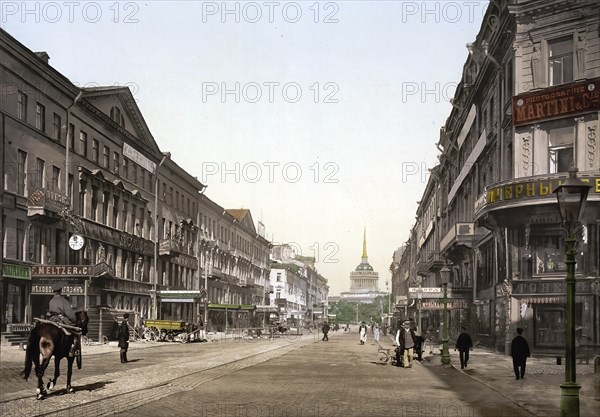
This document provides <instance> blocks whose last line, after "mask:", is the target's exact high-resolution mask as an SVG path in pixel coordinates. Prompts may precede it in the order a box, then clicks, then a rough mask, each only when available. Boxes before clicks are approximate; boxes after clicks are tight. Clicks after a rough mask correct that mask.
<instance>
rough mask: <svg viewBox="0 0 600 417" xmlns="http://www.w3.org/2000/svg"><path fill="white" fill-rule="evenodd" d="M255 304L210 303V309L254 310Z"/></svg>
mask: <svg viewBox="0 0 600 417" xmlns="http://www.w3.org/2000/svg"><path fill="white" fill-rule="evenodd" d="M255 308H256V306H255V305H254V304H209V305H208V309H209V310H211V309H212V310H254V309H255Z"/></svg>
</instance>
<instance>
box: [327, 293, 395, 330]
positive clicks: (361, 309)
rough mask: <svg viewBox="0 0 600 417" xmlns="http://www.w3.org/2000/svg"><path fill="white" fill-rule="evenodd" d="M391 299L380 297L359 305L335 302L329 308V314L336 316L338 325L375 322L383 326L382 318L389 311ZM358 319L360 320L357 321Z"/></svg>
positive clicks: (343, 301)
mask: <svg viewBox="0 0 600 417" xmlns="http://www.w3.org/2000/svg"><path fill="white" fill-rule="evenodd" d="M388 300H389V297H388V296H387V295H385V296H381V295H380V296H378V297H375V299H373V302H371V303H358V302H354V301H346V300H340V301H334V302H332V303H331V304H330V306H329V313H330V314H335V315H336V321H337V322H338V323H356V322H358V323H360V322H361V321H364V322H366V323H370V322H371V321H374V322H376V323H379V324H381V316H383V315H384V314H387V313H388V311H389V304H388ZM357 317H358V320H357Z"/></svg>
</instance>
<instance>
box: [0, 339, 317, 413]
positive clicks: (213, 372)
mask: <svg viewBox="0 0 600 417" xmlns="http://www.w3.org/2000/svg"><path fill="white" fill-rule="evenodd" d="M313 341H314V340H313V338H310V337H309V338H303V339H302V340H300V339H298V340H294V341H293V342H286V343H278V344H277V345H276V346H265V345H262V346H261V345H258V344H257V345H256V346H257V347H258V349H257V351H255V353H250V354H248V350H251V349H234V350H230V351H228V352H224V353H222V354H221V355H220V356H217V355H215V356H213V357H211V358H210V360H209V361H206V360H205V359H202V358H197V357H193V356H192V357H191V358H190V360H188V361H187V362H186V361H173V360H170V361H168V362H166V363H165V364H164V365H163V364H160V365H153V366H150V367H147V368H135V369H132V370H131V371H129V372H127V373H126V374H124V375H123V372H122V371H120V372H117V373H113V374H109V375H106V374H105V375H103V376H104V377H105V378H104V379H105V381H102V380H101V379H102V378H96V380H98V379H100V381H97V382H96V384H97V385H98V386H99V387H101V388H100V389H98V388H91V389H89V388H88V392H87V393H86V391H85V388H84V389H81V388H80V390H79V391H78V392H76V394H74V395H62V396H51V397H49V398H48V399H47V400H44V401H37V400H35V399H34V397H33V395H32V394H31V392H30V391H28V393H27V397H26V398H25V397H23V394H24V393H23V392H19V393H15V394H16V395H17V396H16V397H14V398H11V399H10V400H6V401H4V402H3V403H0V409H2V415H3V417H4V416H29V415H37V416H64V415H77V416H99V415H115V414H121V415H122V414H124V413H125V414H128V415H129V414H130V415H134V414H135V413H134V410H135V408H137V407H139V406H140V405H143V404H145V403H147V402H148V401H149V399H151V400H152V401H155V400H159V399H161V398H165V397H167V396H169V395H172V394H176V393H180V392H184V391H189V390H193V389H196V388H198V387H200V386H201V385H202V384H205V383H207V382H210V381H212V380H214V379H218V378H221V377H223V376H225V375H228V374H231V373H233V372H236V371H238V370H241V369H244V368H247V367H251V366H254V365H257V364H260V363H262V362H266V361H268V360H270V359H273V358H277V357H279V356H282V355H285V354H286V353H289V352H291V351H293V350H296V349H298V348H300V347H301V346H304V345H306V344H307V343H311V342H313ZM246 346H247V345H246ZM169 359H172V358H169ZM161 367H164V372H162V374H163V375H162V377H161V375H159V376H158V379H160V381H159V382H152V379H156V378H157V377H151V375H153V373H154V372H160V370H161ZM107 376H110V377H109V378H106V377H107ZM144 376H146V378H145V377H144ZM91 378H92V377H88V378H86V380H87V381H90V379H91ZM161 378H162V379H161ZM106 379H115V381H106ZM144 380H146V381H144ZM148 381H150V382H149V383H148ZM82 382H83V383H85V381H82ZM108 384H111V385H112V384H114V385H115V386H112V387H109V388H110V391H112V392H115V391H119V389H117V388H116V385H120V386H121V387H124V389H125V391H122V392H115V393H112V392H111V393H109V394H108V395H104V396H102V398H89V397H90V396H92V397H93V396H96V395H98V394H102V390H103V389H104V388H105V385H106V386H107V385H108ZM90 385H91V386H94V384H93V383H92V384H88V385H84V386H87V387H89V386H90ZM79 386H80V387H81V385H79ZM75 388H76V389H77V386H75ZM78 394H79V395H78ZM83 394H88V395H87V397H88V398H82V395H83ZM55 399H59V401H54V400H55ZM53 401H54V404H53ZM82 401H83V402H82ZM52 405H54V407H53V406H52Z"/></svg>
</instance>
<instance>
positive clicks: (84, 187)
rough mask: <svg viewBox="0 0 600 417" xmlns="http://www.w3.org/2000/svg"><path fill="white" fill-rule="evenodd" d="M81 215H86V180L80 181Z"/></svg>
mask: <svg viewBox="0 0 600 417" xmlns="http://www.w3.org/2000/svg"><path fill="white" fill-rule="evenodd" d="M79 187H80V190H79V201H78V203H79V215H80V216H82V217H85V189H86V183H85V182H80V183H79Z"/></svg>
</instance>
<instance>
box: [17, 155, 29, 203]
mask: <svg viewBox="0 0 600 417" xmlns="http://www.w3.org/2000/svg"><path fill="white" fill-rule="evenodd" d="M18 153H19V154H18V156H17V158H18V160H17V193H18V194H20V195H25V180H26V177H27V170H26V167H27V152H25V151H22V150H20V149H19V151H18Z"/></svg>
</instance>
